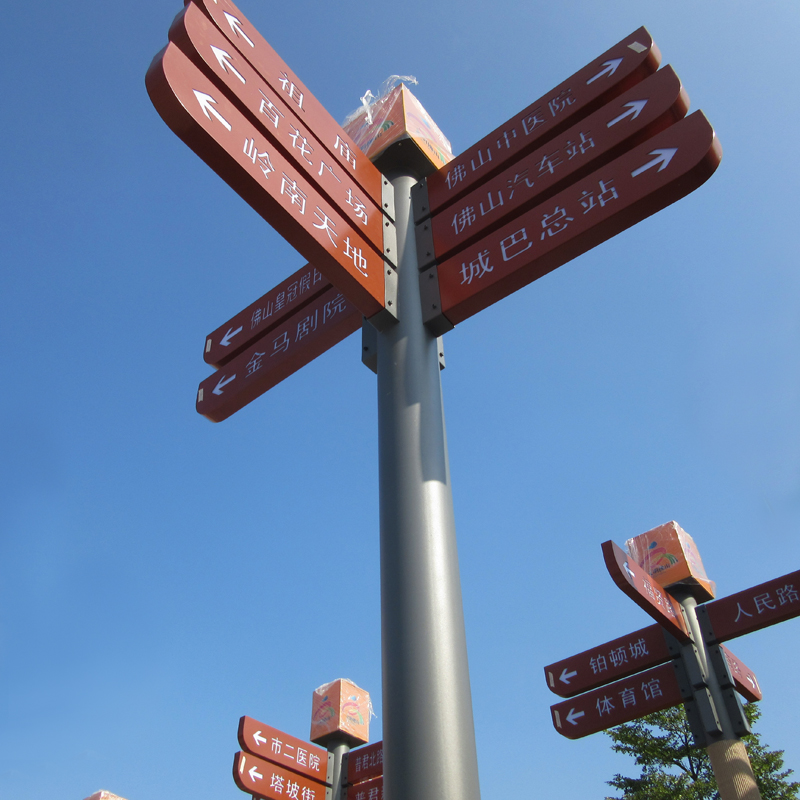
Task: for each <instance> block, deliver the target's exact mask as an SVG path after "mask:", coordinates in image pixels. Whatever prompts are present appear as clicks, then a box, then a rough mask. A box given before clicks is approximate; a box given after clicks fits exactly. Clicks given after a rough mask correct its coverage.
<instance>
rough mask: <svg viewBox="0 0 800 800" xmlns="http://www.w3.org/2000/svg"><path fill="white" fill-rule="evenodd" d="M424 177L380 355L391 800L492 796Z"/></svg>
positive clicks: (406, 225)
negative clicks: (432, 329) (418, 222)
mask: <svg viewBox="0 0 800 800" xmlns="http://www.w3.org/2000/svg"><path fill="white" fill-rule="evenodd" d="M390 177H392V176H390ZM416 181H417V178H415V177H412V176H410V175H408V174H399V175H395V176H394V177H393V179H392V185H393V186H394V191H395V213H396V222H397V240H398V251H399V252H398V265H399V266H398V294H397V316H398V322H397V323H396V324H394V325H392V326H390V327H389V328H388V329H387V330H385V331H384V332H381V333H379V334H378V353H377V355H378V427H379V458H380V528H381V537H380V538H381V630H382V657H383V743H384V790H385V793H386V798H387V800H480V787H479V785H478V765H477V751H476V747H475V730H474V723H473V718H472V696H471V692H470V683H469V669H468V665H467V645H466V635H465V631H464V613H463V608H462V601H461V582H460V577H459V569H458V554H457V549H456V535H455V522H454V517H453V499H452V492H451V488H450V469H449V465H448V458H447V442H446V436H445V425H444V408H443V403H442V388H441V380H440V377H439V359H438V352H437V345H436V337H434V336H432V335H431V334H430V333H429V331H428V330H427V329H426V328H425V327H424V325H423V323H422V309H421V305H420V295H419V273H418V264H417V254H416V247H415V243H414V221H413V215H412V213H411V187H412V186H413V185H414V184H415V183H416Z"/></svg>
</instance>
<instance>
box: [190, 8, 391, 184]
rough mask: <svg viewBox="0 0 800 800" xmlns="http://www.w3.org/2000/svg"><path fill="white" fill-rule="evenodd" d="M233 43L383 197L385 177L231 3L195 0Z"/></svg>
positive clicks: (327, 144)
mask: <svg viewBox="0 0 800 800" xmlns="http://www.w3.org/2000/svg"><path fill="white" fill-rule="evenodd" d="M196 3H197V5H198V6H200V7H201V8H202V9H203V10H204V11H205V13H206V14H208V16H209V17H210V18H211V19H212V20H214V23H215V24H216V25H217V27H218V28H219V29H220V30H221V31H222V33H224V34H225V36H226V37H227V39H228V40H229V41H230V42H231V44H232V45H233V46H234V47H235V48H236V49H237V50H238V51H239V52H240V53H241V54H242V55H243V56H244V57H245V58H246V59H247V60H248V61H249V62H250V64H251V65H252V66H253V68H254V69H255V70H256V72H258V73H259V74H260V75H261V77H262V78H263V79H264V80H265V81H266V82H267V83H268V84H269V85H270V86H271V87H272V88H273V89H274V90H276V91H279V92H281V93H282V96H283V97H284V98H285V102H286V103H287V104H288V105H290V106H292V107H294V109H295V112H296V114H297V116H298V117H300V118H301V119H302V120H303V121H304V122H305V124H306V125H307V126H308V127H309V129H310V130H311V131H312V133H313V134H314V135H315V136H316V137H317V138H318V139H319V140H320V141H321V142H322V144H323V145H324V146H325V148H326V149H328V151H329V152H331V153H333V152H338V153H339V155H340V157H341V158H342V159H343V160H344V162H345V163H348V164H349V165H350V167H349V169H350V170H351V173H352V175H353V177H354V178H355V179H356V180H357V181H358V183H359V184H361V186H362V187H363V188H364V189H365V190H366V191H367V192H368V193H369V194H370V195H371V197H373V198H380V196H381V181H382V179H383V178H382V175H381V174H380V172H379V171H378V170H377V168H376V167H375V166H374V165H373V164H372V163H371V162H370V161H369V159H367V157H366V156H365V155H364V154H363V153H362V152H361V150H360V149H359V148H358V146H357V145H356V143H355V142H354V141H353V140H352V139H351V138H350V136H348V135H347V134H346V133H345V132H344V130H343V129H342V127H341V126H340V125H339V123H338V122H336V120H335V119H334V118H333V117H332V116H331V115H330V114H329V113H328V111H327V110H326V109H325V107H324V106H323V105H322V103H320V102H319V100H317V98H316V97H314V95H313V94H311V92H310V91H309V90H308V89H307V88H306V86H305V85H304V84H303V83H302V81H301V80H300V79H299V78H298V77H297V75H295V74H294V72H292V70H291V69H289V67H288V66H287V64H286V62H285V61H283V59H282V58H281V57H280V56H279V55H278V54H277V53H276V52H275V51H274V50H273V49H272V47H271V46H270V45H269V44H268V43H267V41H266V40H265V39H264V37H263V36H262V35H261V34H260V33H259V32H258V31H257V30H256V29H255V27H254V26H253V25H252V24H251V23H250V22H249V20H248V19H247V18H246V17H245V16H244V14H242V12H241V11H240V10H239V9H238V8H237V7H236V6H235V5H234V4H233V3H232V2H230V0H196Z"/></svg>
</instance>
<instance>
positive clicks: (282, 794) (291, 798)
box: [233, 752, 330, 800]
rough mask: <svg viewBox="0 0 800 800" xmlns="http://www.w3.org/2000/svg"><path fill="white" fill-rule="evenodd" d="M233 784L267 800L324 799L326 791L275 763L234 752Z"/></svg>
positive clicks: (313, 782) (326, 794)
mask: <svg viewBox="0 0 800 800" xmlns="http://www.w3.org/2000/svg"><path fill="white" fill-rule="evenodd" d="M233 779H234V781H235V782H236V785H237V786H238V787H239V788H240V789H241V790H242V791H243V792H249V793H250V794H257V795H258V796H259V797H265V798H267V800H326V798H329V797H330V789H329V787H327V786H326V785H325V784H323V783H317V782H316V781H312V780H309V779H308V778H306V777H304V776H302V775H300V774H298V773H296V772H291V771H289V770H288V769H284V768H283V767H280V766H278V765H277V764H273V763H270V762H269V761H264V760H263V759H261V758H257V757H256V756H254V755H251V754H250V753H241V752H240V753H237V754H236V756H235V757H234V760H233Z"/></svg>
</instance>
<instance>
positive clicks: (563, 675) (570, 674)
mask: <svg viewBox="0 0 800 800" xmlns="http://www.w3.org/2000/svg"><path fill="white" fill-rule="evenodd" d="M577 674H578V670H576V669H575V670H573V671H572V672H567V668H566V667H564V669H563V670H561V675H560V676H559V678H558V679H559V680H560V681H561V683H566V684H567V686H569V681H570V678H574V677H575V676H576V675H577Z"/></svg>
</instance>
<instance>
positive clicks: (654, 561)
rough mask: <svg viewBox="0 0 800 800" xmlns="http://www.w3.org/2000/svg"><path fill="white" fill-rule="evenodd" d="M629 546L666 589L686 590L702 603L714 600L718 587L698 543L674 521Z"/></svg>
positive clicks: (637, 538)
mask: <svg viewBox="0 0 800 800" xmlns="http://www.w3.org/2000/svg"><path fill="white" fill-rule="evenodd" d="M625 546H626V547H627V549H628V552H629V553H630V556H631V558H632V559H633V560H634V561H635V562H636V563H637V564H639V566H640V567H641V568H642V569H643V570H644V571H645V572H647V573H648V574H649V575H650V576H651V577H652V578H653V579H654V580H655V581H656V583H658V585H659V586H661V587H662V588H663V589H667V590H669V589H678V588H680V589H683V590H684V591H688V592H689V593H690V594H691V595H692V597H694V599H695V600H696V601H697V602H698V603H705V602H706V601H708V600H713V599H714V596H715V595H716V590H717V586H716V584H715V583H714V581H711V580H709V579H708V576H707V575H706V570H705V567H704V566H703V561H702V559H701V558H700V553H699V551H698V550H697V546H696V545H695V543H694V540H693V539H692V537H691V536H689V534H688V533H686V531H685V530H683V528H681V526H680V525H678V523H677V522H675V521H674V520H673V521H671V522H665V523H664V524H663V525H659V526H658V527H657V528H653V529H652V530H649V531H646V532H645V533H641V534H639V535H638V536H634V537H633V538H632V539H628V541H627V542H625Z"/></svg>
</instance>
